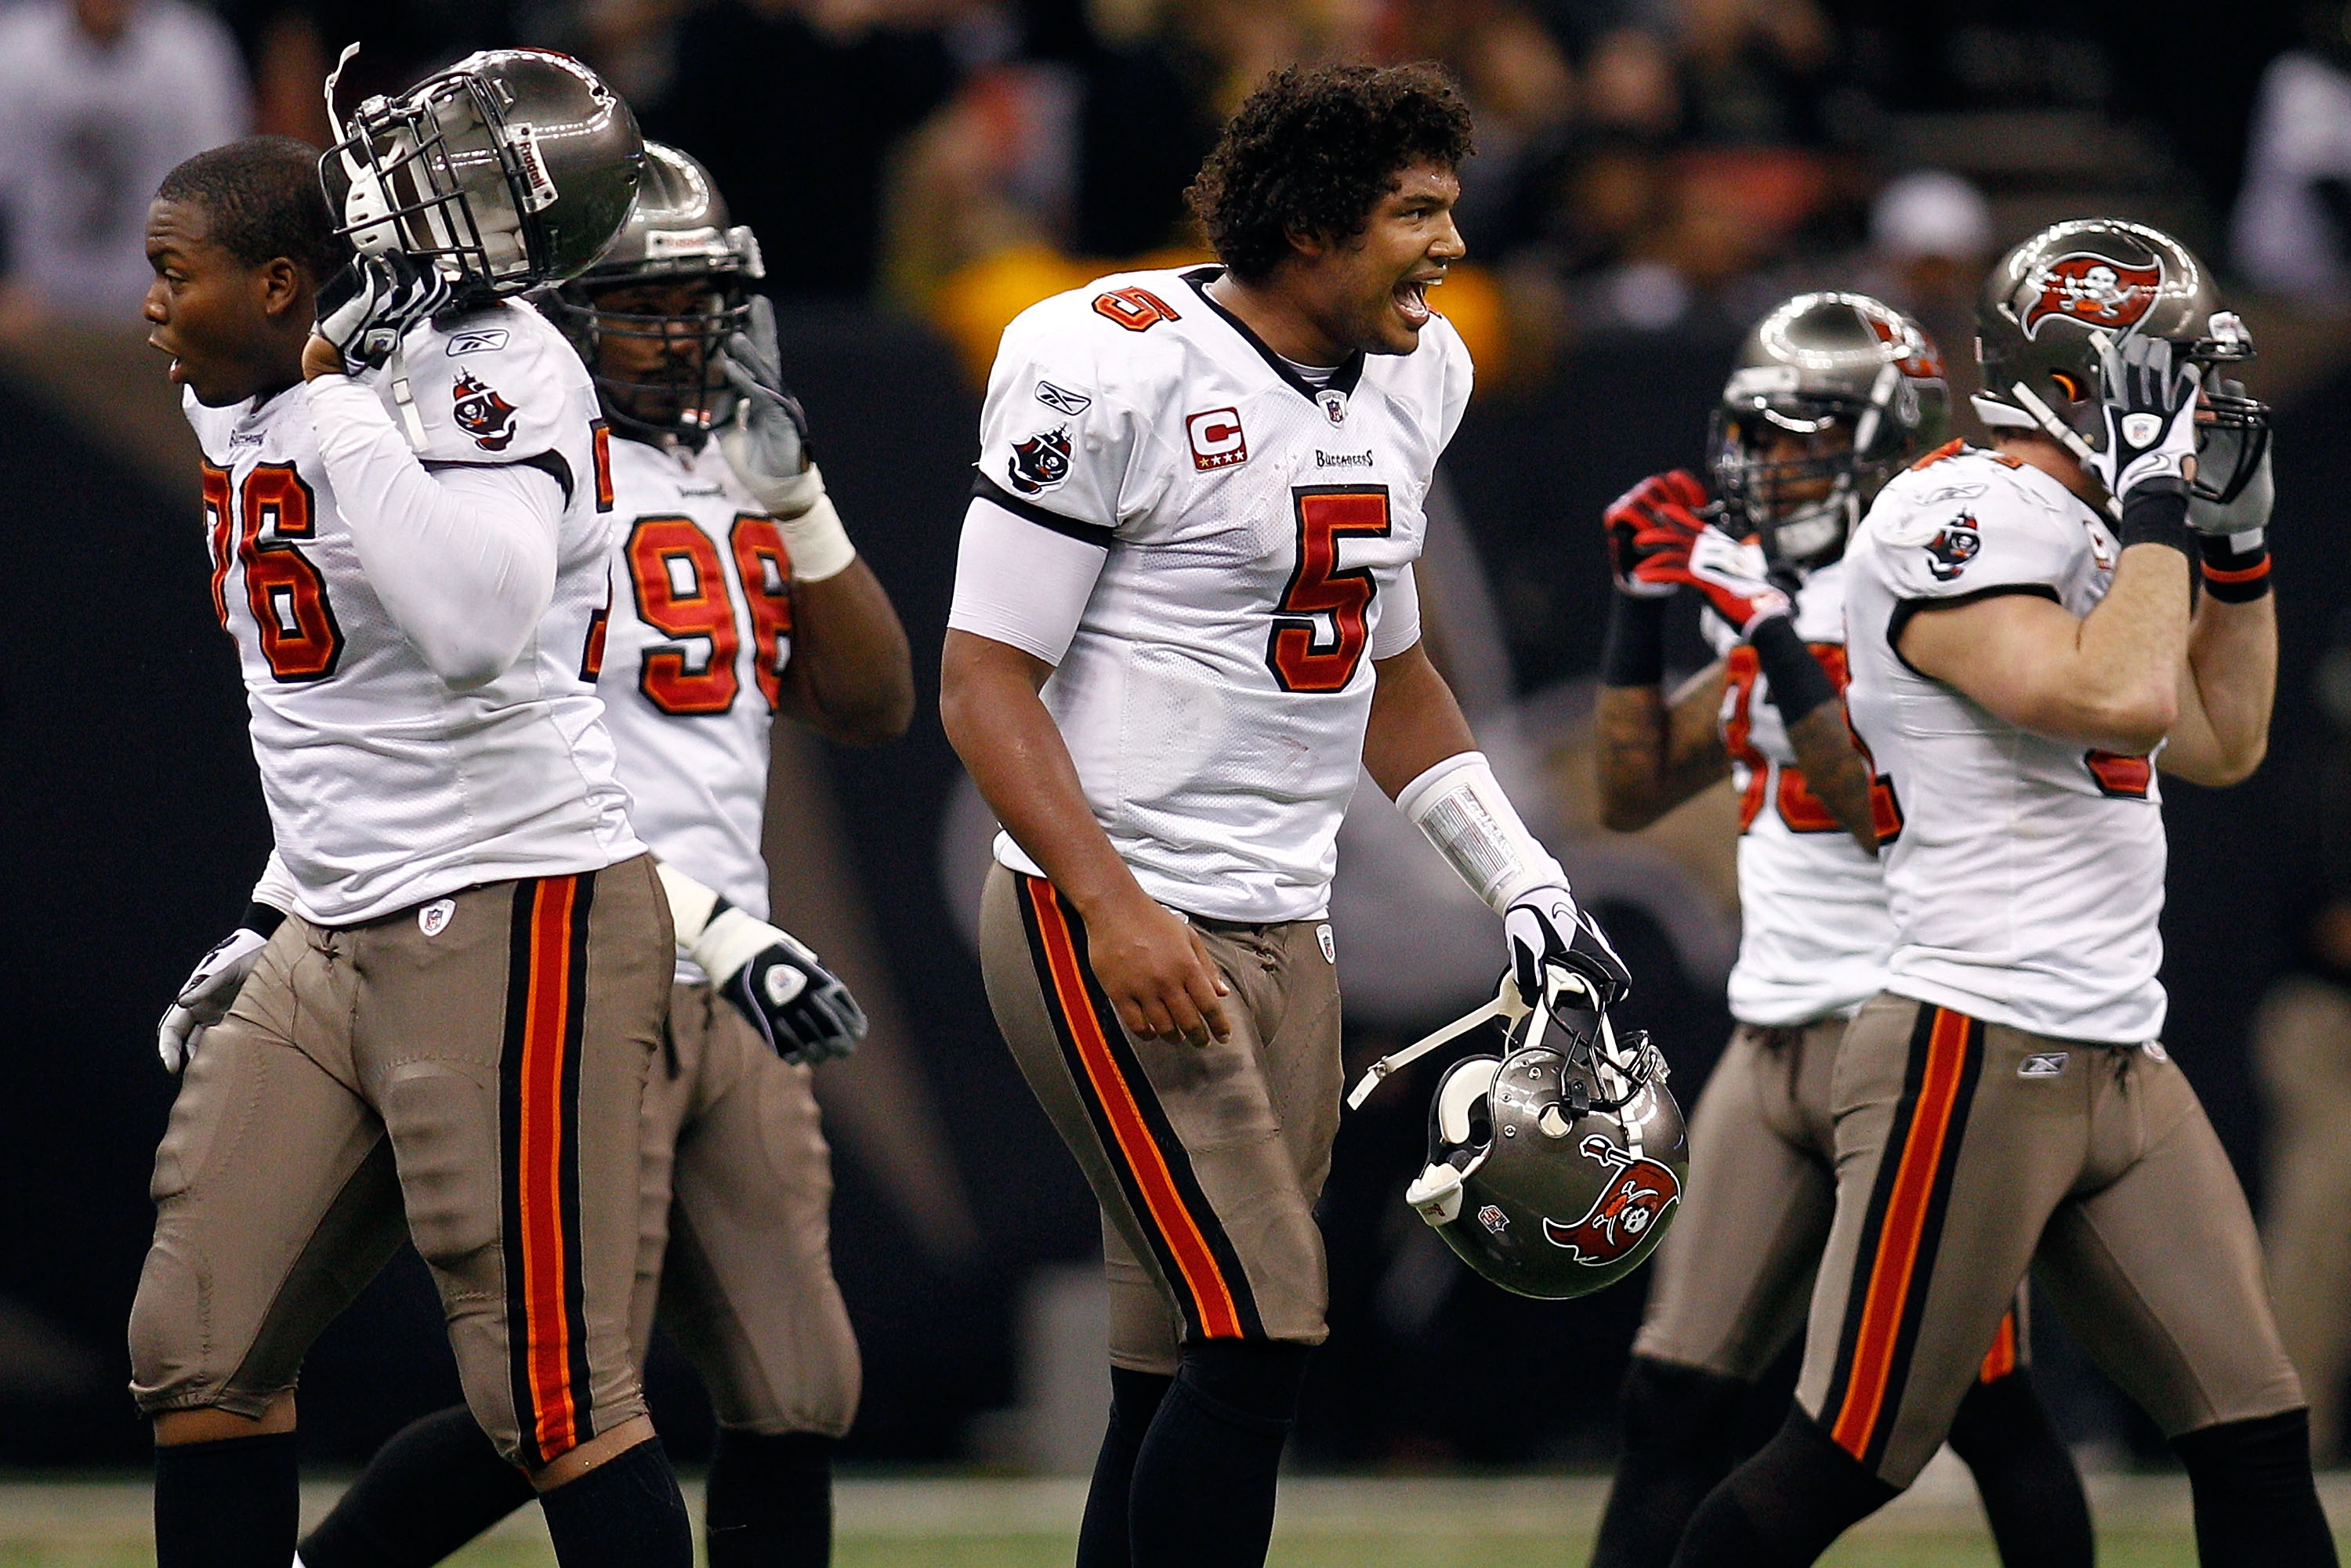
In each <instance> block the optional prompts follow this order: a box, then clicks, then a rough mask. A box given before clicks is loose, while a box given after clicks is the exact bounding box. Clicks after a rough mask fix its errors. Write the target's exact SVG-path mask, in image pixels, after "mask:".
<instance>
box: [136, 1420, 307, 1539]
mask: <svg viewBox="0 0 2351 1568" xmlns="http://www.w3.org/2000/svg"><path fill="white" fill-rule="evenodd" d="M301 1523H302V1500H301V1496H300V1491H299V1481H298V1478H297V1476H296V1474H295V1470H294V1434H293V1433H291V1432H270V1433H265V1434H261V1435H258V1436H256V1437H223V1438H221V1439H219V1440H218V1441H216V1442H211V1443H168V1444H167V1443H158V1444H157V1445H156V1446H155V1562H156V1563H157V1564H158V1568H286V1564H287V1563H289V1562H291V1561H292V1560H293V1556H294V1536H295V1532H296V1531H298V1530H299V1529H300V1528H301Z"/></svg>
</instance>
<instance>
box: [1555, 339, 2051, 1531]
mask: <svg viewBox="0 0 2351 1568" xmlns="http://www.w3.org/2000/svg"><path fill="white" fill-rule="evenodd" d="M1946 403H1947V393H1946V392H1945V388H1944V382H1943V367H1942V361H1941V359H1940V357H1939V355H1938V353H1937V352H1936V350H1935V346H1934V344H1933V343H1932V342H1931V341H1929V340H1928V338H1927V336H1926V334H1925V332H1924V331H1922V330H1921V329H1920V328H1919V327H1918V325H1917V322H1915V321H1913V320H1911V319H1909V318H1908V317H1907V316H1904V315H1902V314H1901V313H1900V312H1898V311H1896V310H1893V309H1890V308H1887V307H1886V306H1885V305H1883V304H1881V303H1879V302H1878V301H1877V300H1875V299H1871V298H1865V297H1864V296H1861V295H1854V294H1800V295H1797V296H1796V297H1795V298H1792V299H1788V300H1785V301H1783V302H1782V303H1781V304H1780V305H1778V306H1776V307H1774V308H1772V309H1771V312H1770V313H1769V314H1767V315H1766V316H1765V317H1764V318H1763V319H1762V320H1761V321H1760V322H1758V323H1757V324H1756V327H1755V329H1754V330H1753V331H1751V332H1750V333H1749V334H1748V337H1747V341H1746V343H1745V345H1744V346H1743V347H1742V349H1741V350H1740V358H1739V363H1738V366H1737V368H1736V369H1734V370H1733V371H1731V373H1730V379H1729V382H1727V383H1726V384H1725V386H1724V388H1723V394H1722V402H1721V403H1720V404H1719V407H1718V409H1717V411H1716V414H1715V433H1714V442H1713V446H1714V451H1713V469H1714V475H1715V478H1716V481H1717V484H1718V486H1719V488H1720V491H1721V494H1722V496H1723V498H1724V507H1723V508H1722V516H1723V525H1722V526H1709V525H1708V523H1706V522H1705V521H1703V520H1702V518H1701V515H1700V514H1701V513H1702V512H1704V511H1705V510H1706V509H1707V496H1706V491H1705V488H1704V486H1701V485H1700V484H1699V482H1698V480H1697V479H1696V478H1694V477H1693V476H1690V475H1688V474H1687V473H1680V472H1676V473H1671V474H1662V475H1658V476H1656V477H1654V478H1650V479H1646V480H1644V481H1643V482H1642V483H1641V484H1639V485H1637V486H1635V487H1634V488H1633V489H1632V490H1631V491H1629V492H1628V493H1627V494H1626V495H1625V496H1624V497H1622V498H1621V499H1619V500H1618V501H1617V503H1616V504H1615V505H1614V506H1613V507H1610V508H1609V509H1608V513H1607V517H1606V525H1607V529H1608V539H1609V547H1610V551H1611V554H1612V556H1613V558H1614V566H1615V572H1616V588H1617V592H1616V595H1615V598H1614V613H1613V617H1612V621H1611V625H1610V632H1609V639H1608V648H1607V658H1606V663H1605V667H1604V670H1603V673H1602V683H1603V684H1602V686H1601V692H1600V713H1599V719H1600V735H1601V746H1602V750H1601V775H1600V788H1601V799H1602V801H1603V804H1604V809H1605V811H1606V816H1607V821H1608V824H1609V826H1611V827H1613V828H1617V829H1620V830H1631V829H1635V828H1640V827H1644V826H1646V825H1647V824H1648V823H1649V822H1651V821H1655V820H1656V819H1657V818H1658V817H1660V816H1662V815H1664V814H1665V813H1666V812H1667V811H1669V810H1673V809H1674V808H1675V807H1676V806H1677V805H1679V804H1681V803H1682V802H1683V801H1684V800H1688V799H1689V798H1690V797H1691V796H1693V795H1695V794H1697V793H1698V791H1699V790H1701V789H1707V788H1708V787H1709V786H1711V785H1713V784H1715V783H1716V782H1718V781H1719V780H1720V779H1725V778H1729V779H1731V780H1732V783H1733V785H1734V787H1735V788H1737V789H1738V790H1739V794H1740V809H1739V815H1740V839H1739V902H1740V950H1739V963H1738V966H1737V967H1735V968H1733V969H1732V970H1731V974H1730V1010H1731V1016H1732V1017H1733V1018H1735V1019H1737V1020H1738V1028H1737V1029H1736V1030H1733V1032H1732V1034H1731V1038H1730V1043H1729V1046H1727V1047H1726V1048H1725V1049H1724V1051H1723V1054H1722V1058H1721V1060H1720V1061H1719V1062H1718V1063H1717V1064H1716V1066H1715V1069H1714V1071H1713V1073H1712V1075H1711V1076H1709V1077H1708V1079H1707V1084H1706V1092H1705V1094H1704V1095H1703V1096H1702V1097H1701V1098H1700V1099H1699V1101H1698V1110H1697V1113H1696V1114H1695V1115H1694V1116H1693V1117H1692V1118H1691V1121H1690V1178H1689V1187H1688V1190H1687V1192H1686V1193H1685V1194H1684V1196H1683V1200H1682V1212H1681V1217H1680V1220H1679V1223H1677V1225H1676V1226H1675V1228H1673V1230H1672V1231H1671V1232H1669V1233H1668V1234H1667V1237H1666V1239H1665V1241H1664V1242H1663V1243H1662V1244H1661V1245H1660V1247H1659V1248H1658V1251H1657V1260H1656V1277H1655V1280H1654V1281H1653V1282H1652V1284H1651V1286H1650V1291H1649V1304H1648V1311H1647V1313H1646V1316H1645V1317H1644V1319H1643V1321H1642V1324H1641V1333H1640V1336H1639V1338H1638V1339H1637V1340H1636V1341H1635V1343H1634V1347H1633V1358H1632V1362H1631V1364H1630V1365H1629V1366H1628V1367H1627V1369H1626V1371H1625V1391H1624V1412H1625V1448H1624V1454H1623V1457H1622V1458H1621V1459H1620V1460H1619V1461H1618V1464H1617V1471H1616V1483H1615V1486H1614V1489H1613V1490H1611V1492H1610V1494H1609V1500H1608V1509H1607V1511H1606V1513H1605V1514H1604V1516H1603V1518H1602V1520H1601V1523H1600V1534H1599V1539H1598V1540H1597V1542H1595V1543H1594V1545H1593V1564H1594V1568H1665V1565H1666V1564H1667V1563H1668V1562H1669V1561H1671V1559H1672V1557H1673V1553H1674V1547H1675V1545H1676V1543H1677V1542H1679V1541H1680V1539H1681V1534H1682V1530H1683V1528H1684V1526H1686V1525H1687V1523H1688V1521H1689V1517H1690V1514H1691V1512H1692V1511H1693V1510H1695V1509H1696V1508H1697V1507H1698V1501H1699V1500H1700V1499H1702V1498H1703V1497H1704V1496H1705V1495H1706V1493H1707V1491H1708V1489H1709V1488H1711V1487H1712V1486H1713V1485H1714V1484H1715V1483H1716V1482H1717V1481H1719V1480H1720V1479H1722V1478H1723V1476H1724V1475H1725V1474H1727V1473H1728V1472H1729V1469H1730V1467H1731V1465H1732V1464H1733V1463H1734V1462H1736V1460H1737V1459H1738V1458H1740V1454H1739V1452H1738V1450H1737V1448H1735V1447H1734V1446H1733V1445H1734V1444H1735V1442H1736V1440H1737V1437H1738V1433H1739V1429H1740V1421H1739V1416H1740V1408H1741V1406H1742V1405H1743V1404H1744V1403H1745V1401H1746V1398H1747V1396H1748V1393H1749V1391H1750V1388H1751V1386H1752V1385H1753V1384H1754V1382H1755V1380H1756V1379H1757V1378H1759V1377H1761V1376H1762V1375H1763V1374H1764V1373H1765V1372H1766V1371H1767V1370H1768V1369H1769V1368H1770V1366H1771V1364H1772V1362H1774V1361H1775V1360H1777V1359H1778V1357H1779V1355H1780V1353H1781V1352H1782V1351H1783V1350H1785V1349H1786V1348H1787V1346H1788V1344H1789V1343H1790V1342H1791V1341H1792V1340H1793V1339H1794V1338H1795V1336H1796V1335H1797V1333H1799V1332H1800V1331H1801V1330H1802V1326H1803V1315H1804V1310H1805V1305H1806V1302H1807V1301H1808V1300H1809V1287H1810V1282H1811V1280H1812V1276H1813V1270H1814V1268H1815V1267H1816V1266H1817V1265H1818V1264H1819V1262H1820V1257H1821V1248H1822V1245H1823V1243H1824V1242H1825V1241H1826V1240H1827V1239H1828V1231H1829V1219H1830V1216H1831V1214H1832V1212H1833V1211H1834V1207H1835V1202H1836V1166H1835V1161H1836V1146H1835V1143H1836V1140H1835V1134H1834V1122H1833V1117H1832V1113H1831V1097H1830V1083H1831V1079H1832V1076H1833V1072H1834V1067H1835V1064H1836V1051H1837V1042H1838V1040H1840V1039H1841V1038H1842V1037H1843V1036H1844V1030H1845V1024H1846V1022H1847V1020H1848V1019H1851V1018H1852V1016H1853V1014H1854V1012H1855V1009H1858V1008H1859V1007H1860V1006H1861V1004H1862V1003H1864V1002H1865V1001H1867V1000H1868V999H1869V998H1871V997H1873V996H1875V995H1876V993H1877V992H1878V991H1879V990H1881V989H1882V988H1884V986H1885V981H1886V957H1887V955H1888V954H1889V952H1890V951H1891V949H1892V947H1893V945H1894V927H1893V923H1892V921H1891V920H1890V919H1889V918H1888V917H1887V915H1886V888H1885V883H1884V880H1883V878H1882V877H1881V876H1880V875H1879V872H1878V864H1877V858H1876V851H1877V840H1878V833H1879V831H1880V829H1881V828H1884V829H1885V830H1886V831H1892V828H1893V826H1894V824H1893V823H1892V821H1890V819H1881V818H1880V817H1879V816H1878V814H1877V813H1876V811H1874V810H1873V809H1872V785H1873V779H1872V778H1871V769H1870V768H1869V767H1868V766H1867V762H1866V759H1865V758H1864V757H1863V756H1862V755H1861V754H1860V753H1858V752H1856V751H1855V748H1854V745H1853V741H1852V738H1851V734H1850V732H1849V731H1848V730H1847V729H1846V727H1845V718H1844V704H1843V703H1842V702H1841V701H1839V699H1838V691H1839V688H1840V687H1841V686H1842V685H1844V668H1845V656H1844V637H1845V628H1844V595H1845V575H1846V570H1847V567H1846V563H1845V560H1844V551H1845V545H1846V541H1847V539H1848V538H1849V537H1850V535H1851V533H1852V530H1853V527H1854V525H1855V523H1856V522H1857V521H1858V520H1859V518H1860V517H1861V514H1862V511H1863V509H1864V508H1865V507H1867V506H1868V504H1869V503H1870V501H1871V500H1873V499H1874V498H1875V497H1876V495H1877V493H1878V491H1879V490H1880V489H1881V488H1883V487H1884V486H1885V485H1886V482H1887V481H1888V480H1889V479H1891V478H1892V477H1893V476H1895V475H1896V474H1898V473H1900V472H1901V471H1902V470H1903V469H1904V468H1905V467H1906V466H1907V465H1909V464H1910V462H1911V461H1912V460H1913V459H1915V458H1917V456H1919V455H1921V454H1922V453H1924V452H1925V451H1926V450H1928V448H1930V447H1933V446H1935V445H1936V444H1938V443H1939V442H1940V441H1941V439H1942V432H1943V428H1944V424H1945V422H1946V419H1947V415H1948V410H1947V406H1946ZM1734 533H1735V534H1737V535H1740V536H1745V535H1749V534H1750V533H1751V536H1752V537H1751V538H1746V540H1745V542H1740V538H1735V537H1734ZM1685 587H1687V588H1691V589H1695V590H1696V591H1698V593H1699V594H1700V595H1702V596H1703V600H1704V602H1705V604H1706V607H1707V611H1706V613H1705V615H1704V617H1703V623H1704V627H1705V630H1706V632H1707V635H1708V639H1709V640H1710V641H1711V642H1712V643H1713V644H1714V646H1715V648H1716V649H1717V651H1718V652H1719V653H1721V654H1722V657H1721V658H1720V659H1719V660H1717V661H1716V662H1715V663H1714V664H1711V665H1709V666H1708V668H1706V669H1705V670H1703V671H1701V672H1700V673H1699V674H1698V676H1697V677H1696V678H1694V679H1693V680H1691V681H1690V682H1689V683H1688V684H1687V685H1686V686H1684V687H1683V688H1682V690H1681V691H1680V692H1678V693H1677V694H1676V695H1675V696H1674V697H1673V699H1672V700H1671V701H1670V702H1668V701H1667V698H1666V695H1665V694H1664V691H1663V689H1662V687H1661V685H1660V682H1661V680H1662V678H1663V675H1664V670H1665V654H1664V617H1665V611H1666V607H1667V603H1668V602H1669V601H1670V598H1671V596H1672V595H1673V594H1674V593H1675V592H1677V591H1678V590H1680V589H1682V588H1685ZM2019 1300H2020V1301H2022V1294H2021V1293H2020V1296H2019ZM2022 1322H2023V1319H2022V1313H2017V1314H2013V1315H2011V1317H2010V1318H2009V1319H2007V1320H2004V1321H2003V1322H2001V1325H2000V1327H1999V1328H1998V1330H1996V1331H1995V1332H1994V1333H1993V1335H1992V1342H1991V1343H1992V1351H1991V1354H1989V1355H1987V1356H1986V1357H1985V1358H1984V1361H1983V1365H1982V1368H1981V1371H1980V1375H1979V1378H1978V1381H1977V1382H1976V1383H1975V1384H1974V1385H1972V1386H1971V1387H1970V1389H1969V1390H1968V1394H1967V1397H1966V1399H1965V1401H1964V1402H1963V1403H1962V1404H1961V1406H1960V1408H1959V1417H1958V1419H1957V1421H1956V1422H1955V1423H1954V1425H1953V1427H1952V1430H1951V1440H1952V1446H1953V1447H1954V1448H1956V1449H1957V1450H1958V1451H1959V1455H1960V1457H1961V1458H1964V1459H1966V1460H1967V1462H1968V1464H1969V1465H1970V1468H1971V1469H1973V1470H1974V1471H1975V1475H1976V1485H1977V1489H1978V1490H1980V1492H1981V1493H1982V1495H1983V1500H1984V1511H1985V1513H1986V1515H1987V1517H1988V1518H1989V1519H1990V1521H1991V1528H1992V1534H1993V1536H1994V1538H1995V1539H1996V1540H1997V1541H1998V1542H1999V1543H2000V1551H2001V1561H2002V1562H2004V1563H2008V1564H2009V1568H2023V1565H2025V1564H2050V1565H2052V1568H2056V1565H2060V1564H2087V1563H2089V1562H2090V1560H2091V1554H2092V1542H2091V1536H2090V1516H2089V1508H2088V1504H2087V1502H2086V1501H2085V1499H2084V1498H2083V1495H2082V1484H2081V1479H2080V1477H2078V1476H2077V1475H2075V1474H2074V1467H2073V1462H2072V1460H2071V1459H2070V1458H2068V1457H2067V1456H2066V1453H2065V1450H2064V1448H2063V1447H2062V1446H2060V1445H2059V1443H2058V1441H2057V1439H2056V1436H2055V1434H2054V1433H2053V1431H2052V1430H2051V1429H2050V1427H2049V1423H2048V1421H2047V1419H2046V1417H2045V1416H2043V1412H2042V1409H2041V1406H2040V1402H2039V1401H2038V1400H2037V1399H2036V1398H2034V1396H2033V1394H2032V1383H2031V1379H2030V1375H2029V1374H2028V1373H2027V1372H2026V1371H2025V1367H2024V1361H2025V1354H2026V1336H2025V1334H2024V1333H2023V1332H2022Z"/></svg>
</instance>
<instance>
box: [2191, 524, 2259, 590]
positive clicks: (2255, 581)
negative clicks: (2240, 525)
mask: <svg viewBox="0 0 2351 1568" xmlns="http://www.w3.org/2000/svg"><path fill="white" fill-rule="evenodd" d="M2196 544H2197V548H2198V549H2199V551H2200V552H2201V553H2202V555H2203V557H2204V591H2205V592H2207V593H2209V594H2210V595H2211V596H2212V597H2213V598H2214V599H2215V600H2217V601H2219V602H2220V603H2222V604H2251V603H2252V601H2254V600H2256V599H2259V598H2261V597H2262V595H2264V594H2266V593H2267V592H2269V591H2270V549H2269V546H2268V545H2267V544H2258V545H2255V546H2254V547H2253V548H2252V549H2249V550H2245V551H2241V552H2240V551H2239V550H2238V549H2236V548H2235V546H2236V536H2234V535H2231V534H2199V535H2198V536H2197V539H2196Z"/></svg>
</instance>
